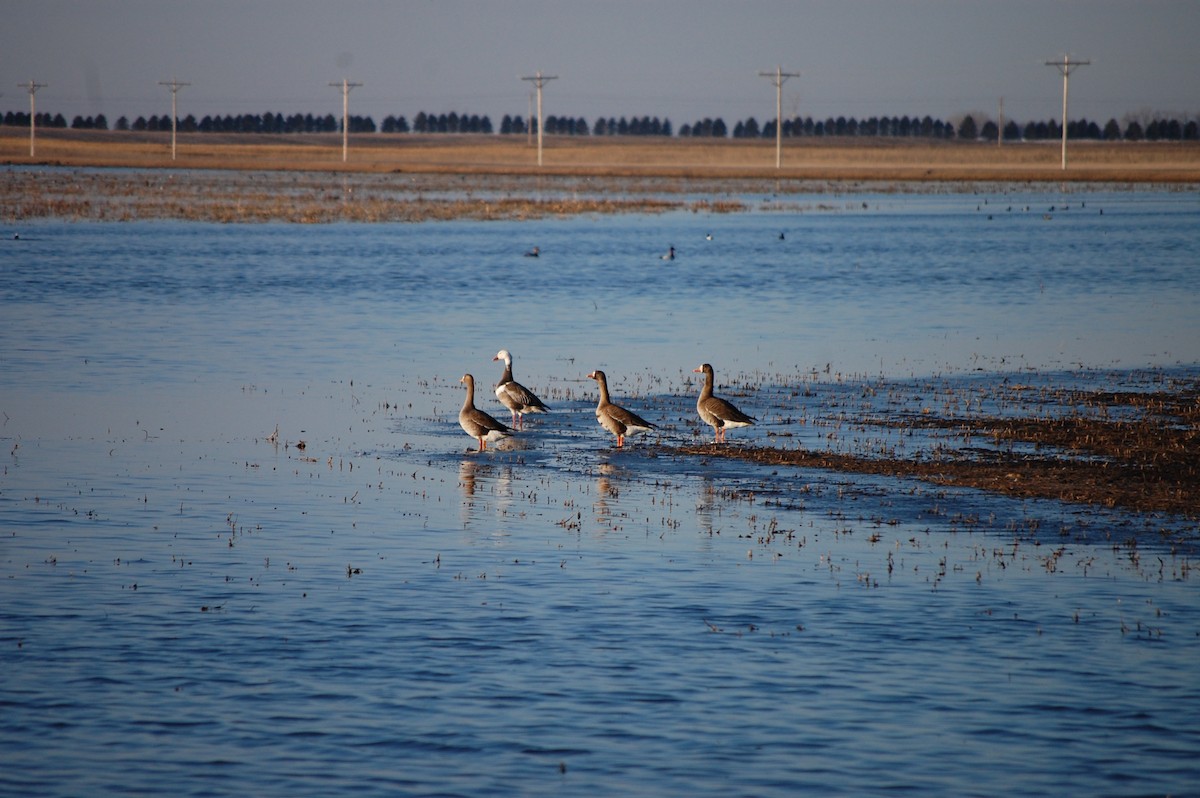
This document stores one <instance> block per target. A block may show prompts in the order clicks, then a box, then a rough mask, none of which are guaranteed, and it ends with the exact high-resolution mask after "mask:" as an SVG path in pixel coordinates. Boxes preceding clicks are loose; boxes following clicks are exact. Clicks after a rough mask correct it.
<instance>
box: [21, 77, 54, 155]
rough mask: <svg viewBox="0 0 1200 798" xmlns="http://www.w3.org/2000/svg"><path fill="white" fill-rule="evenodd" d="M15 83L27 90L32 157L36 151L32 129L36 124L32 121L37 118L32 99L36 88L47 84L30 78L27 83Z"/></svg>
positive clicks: (34, 101) (35, 127)
mask: <svg viewBox="0 0 1200 798" xmlns="http://www.w3.org/2000/svg"><path fill="white" fill-rule="evenodd" d="M17 85H18V86H20V87H21V88H22V89H25V90H26V91H28V92H29V157H30V158H32V157H33V154H34V152H35V151H36V150H35V146H34V141H35V134H34V131H35V130H36V129H37V124H36V123H35V122H34V120H35V119H36V118H37V101H36V100H35V99H34V95H35V94H37V90H38V89H44V88H46V86H47V85H49V84H46V83H38V82H37V81H36V80H31V81H29V82H28V83H18V84H17Z"/></svg>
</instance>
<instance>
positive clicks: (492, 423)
mask: <svg viewBox="0 0 1200 798" xmlns="http://www.w3.org/2000/svg"><path fill="white" fill-rule="evenodd" d="M459 382H465V383H466V384H467V398H466V399H464V400H463V406H462V410H459V411H458V425H459V426H460V427H462V428H463V432H465V433H467V434H468V435H470V436H471V437H472V438H475V439H476V440H478V441H479V451H481V452H482V451H484V450H486V449H487V442H488V441H492V442H495V441H498V440H500V439H501V438H507V437H508V436H509V435H511V434H512V432H513V431H512V430H511V429H509V428H508V427H506V426H504V425H503V424H501V423H500V422H499V421H497V420H496V419H494V418H492V417H491V416H489V415H488V414H487V413H485V412H483V411H482V410H480V409H479V408H477V407H475V378H474V377H472V376H471V375H470V374H464V375H463V376H462V379H461V380H459Z"/></svg>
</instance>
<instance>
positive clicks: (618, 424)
mask: <svg viewBox="0 0 1200 798" xmlns="http://www.w3.org/2000/svg"><path fill="white" fill-rule="evenodd" d="M588 377H590V378H591V379H593V380H595V381H596V382H598V383H600V403H599V404H598V405H596V420H597V421H599V422H600V426H602V427H604V428H605V429H606V430H608V431H609V432H611V433H612V434H613V435H616V436H617V448H620V447H622V446H624V445H625V436H626V435H637V434H638V433H639V432H648V431H649V430H652V429H658V428H657V427H655V426H654V425H653V424H651V423H650V422H649V421H647V420H646V419H644V418H642V417H641V416H639V415H638V414H637V413H631V412H630V411H628V410H626V409H625V408H623V407H619V406H617V405H614V404H613V403H612V402H610V401H609V400H608V380H607V379H606V378H605V376H604V372H603V371H593V372H592V373H591V374H589V375H588Z"/></svg>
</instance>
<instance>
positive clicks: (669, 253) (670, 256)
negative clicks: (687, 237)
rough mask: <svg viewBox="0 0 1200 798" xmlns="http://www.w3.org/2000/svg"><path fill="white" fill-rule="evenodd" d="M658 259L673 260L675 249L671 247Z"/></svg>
mask: <svg viewBox="0 0 1200 798" xmlns="http://www.w3.org/2000/svg"><path fill="white" fill-rule="evenodd" d="M658 257H660V258H662V259H663V260H675V247H671V248H670V249H668V250H667V254H665V255H659V256H658Z"/></svg>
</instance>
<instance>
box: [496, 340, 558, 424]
mask: <svg viewBox="0 0 1200 798" xmlns="http://www.w3.org/2000/svg"><path fill="white" fill-rule="evenodd" d="M497 360H503V361H504V374H503V376H501V377H500V384H498V385H497V386H496V398H497V399H499V400H500V404H502V405H504V406H505V407H507V408H508V409H509V410H510V411H511V412H512V423H513V426H515V427H517V428H520V426H521V424H522V423H523V422H524V420H525V419H524V418H523V416H524V414H525V413H548V412H550V408H549V407H547V406H546V405H545V403H544V402H542V400H541V399H538V398H537V397H536V396H534V395H533V391H531V390H529V389H528V388H526V387H525V386H524V385H522V384H521V383H519V382H517V381H516V380H514V379H513V375H512V355H510V354H509V353H508V350H507V349H501V350H500V351H499V352H497V353H496V356H495V357H494V358H492V362H493V363H494V362H496V361H497Z"/></svg>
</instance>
